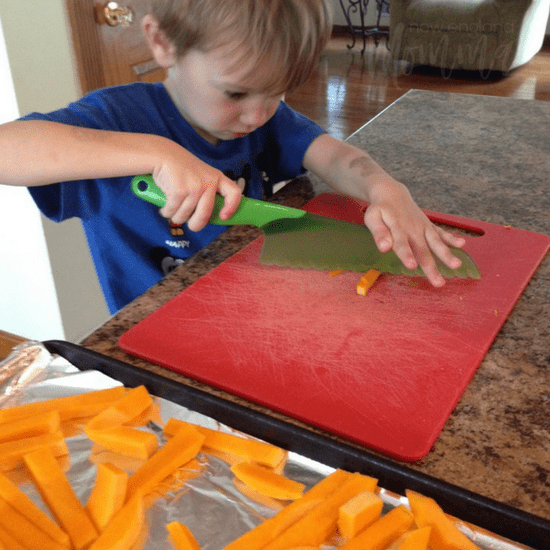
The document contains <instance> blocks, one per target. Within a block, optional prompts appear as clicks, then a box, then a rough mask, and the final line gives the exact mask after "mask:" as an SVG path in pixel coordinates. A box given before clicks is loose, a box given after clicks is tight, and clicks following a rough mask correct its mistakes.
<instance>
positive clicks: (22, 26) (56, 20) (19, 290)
mask: <svg viewBox="0 0 550 550" xmlns="http://www.w3.org/2000/svg"><path fill="white" fill-rule="evenodd" d="M0 17H1V19H2V25H3V29H4V37H5V42H6V46H7V54H8V58H9V65H10V67H11V74H12V76H13V88H14V90H15V96H16V99H17V105H18V111H19V113H20V114H26V113H28V112H31V111H43V112H47V111H51V110H53V109H57V108H60V107H63V106H65V105H66V104H67V103H69V102H71V101H73V100H74V99H76V98H77V97H78V95H79V89H78V84H77V77H76V72H75V70H74V67H73V60H72V49H71V41H70V31H69V26H68V23H67V21H66V16H65V11H64V2H63V0H48V1H47V2H44V0H25V1H24V2H21V1H20V0H0ZM7 82H8V80H7V78H6V79H4V78H0V93H2V92H1V90H6V89H7ZM16 116H17V115H16V113H15V112H11V113H10V115H9V118H11V119H13V118H15V117H16ZM6 120H8V115H7V114H6V115H5V118H4V120H3V121H6ZM14 193H15V194H14ZM16 203H17V204H16ZM0 204H1V205H2V209H3V210H10V211H12V212H17V215H18V218H19V223H17V221H13V220H12V221H11V222H7V221H4V222H3V223H2V225H1V226H0V235H1V236H2V238H1V240H0V258H1V260H0V261H1V262H2V270H1V271H0V284H1V288H0V296H1V299H0V329H2V330H6V331H9V332H15V333H16V334H19V335H21V336H25V337H28V338H32V339H37V340H46V339H52V338H61V339H66V340H69V341H73V342H77V341H79V340H81V339H82V338H83V337H84V336H86V335H87V334H89V333H90V332H91V331H93V330H94V329H95V328H97V327H98V326H99V325H100V324H102V323H103V322H104V321H105V320H107V319H108V318H109V314H108V311H107V308H106V306H105V303H104V300H103V296H102V294H101V290H100V288H99V284H98V282H97V278H96V275H95V272H94V269H93V266H92V262H91V259H90V256H89V253H88V248H87V245H86V240H85V238H84V234H83V231H82V228H81V226H80V222H79V221H77V220H68V221H66V222H64V223H62V224H55V223H53V222H50V221H49V220H46V219H45V218H43V217H41V216H40V217H39V218H38V219H37V220H36V221H37V224H35V223H34V221H32V220H35V217H36V216H37V215H38V214H37V209H36V207H35V206H34V203H32V201H31V200H30V197H29V196H28V193H27V192H26V191H25V190H20V189H18V190H14V189H7V188H6V187H2V186H0ZM16 208H17V209H16ZM31 221H32V223H31ZM31 226H32V227H31ZM16 251H20V254H21V257H20V258H19V259H17V260H15V259H14V260H12V259H11V258H14V256H13V255H14V254H15V252H16ZM8 267H9V274H8ZM48 272H49V276H48V275H47V273H48ZM8 283H9V286H7V285H8Z"/></svg>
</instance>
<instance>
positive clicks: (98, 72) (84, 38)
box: [65, 0, 105, 94]
mask: <svg viewBox="0 0 550 550" xmlns="http://www.w3.org/2000/svg"><path fill="white" fill-rule="evenodd" d="M100 7H101V4H100V3H99V2H95V1H94V2H92V0H65V8H66V10H67V16H68V19H69V24H70V27H71V38H72V46H73V52H74V59H75V63H76V70H77V74H78V79H79V82H80V91H81V93H82V94H86V93H88V92H90V91H92V90H95V89H97V88H104V87H105V79H104V77H103V58H102V55H101V42H100V38H99V34H98V28H99V25H101V24H103V21H101V20H100V10H99V8H100Z"/></svg>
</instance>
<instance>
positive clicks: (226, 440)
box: [164, 418, 287, 468]
mask: <svg viewBox="0 0 550 550" xmlns="http://www.w3.org/2000/svg"><path fill="white" fill-rule="evenodd" d="M185 424H187V422H184V421H183V420H178V419H176V418H170V419H169V420H168V422H167V423H166V425H165V427H164V435H166V436H167V437H172V436H174V435H175V434H176V433H177V431H178V430H179V428H180V427H181V426H183V425H185ZM190 425H191V426H193V427H194V428H195V429H196V430H198V431H199V432H200V433H202V434H203V435H204V436H205V440H204V443H203V446H204V447H205V450H206V452H208V451H209V450H210V449H212V450H214V451H218V452H222V453H227V454H230V455H236V456H240V457H242V458H244V459H246V460H248V461H253V462H258V463H259V464H264V465H265V466H269V467H270V468H274V467H275V466H277V465H279V464H280V463H281V462H283V461H284V460H285V459H286V456H287V452H286V451H285V450H284V449H281V448H280V447H277V446H275V445H271V444H270V443H266V442H264V441H258V440H257V439H247V438H244V437H240V436H238V435H232V434H228V433H224V432H219V431H217V430H211V429H209V428H203V427H202V426H195V425H194V424H190Z"/></svg>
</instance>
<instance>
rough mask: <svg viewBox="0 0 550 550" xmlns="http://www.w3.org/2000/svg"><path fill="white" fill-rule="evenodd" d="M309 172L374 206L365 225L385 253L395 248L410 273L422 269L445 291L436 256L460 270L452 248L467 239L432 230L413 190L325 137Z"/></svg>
mask: <svg viewBox="0 0 550 550" xmlns="http://www.w3.org/2000/svg"><path fill="white" fill-rule="evenodd" d="M304 167H305V168H306V169H307V170H311V171H312V172H313V173H314V174H316V175H317V176H319V177H320V178H322V179H323V180H324V181H325V182H326V183H327V184H329V185H330V186H331V187H332V188H333V189H334V190H335V191H337V192H339V193H342V194H344V195H348V196H351V197H354V198H356V199H359V200H361V201H365V202H368V203H369V204H370V206H369V208H368V209H367V211H366V213H365V224H366V225H367V227H368V228H369V229H370V231H371V232H372V234H373V236H374V239H375V241H376V244H377V246H378V248H379V249H380V250H381V251H382V252H387V251H388V250H390V249H392V248H393V250H394V251H395V253H396V254H397V255H398V256H399V258H400V259H401V261H402V262H403V264H404V265H405V266H406V267H407V268H409V269H414V268H416V267H417V265H420V267H421V268H422V269H423V271H424V273H425V274H426V276H427V277H428V279H429V280H430V282H431V283H432V284H433V285H434V286H442V285H444V284H445V280H444V278H443V277H442V275H441V274H440V273H439V271H438V269H437V266H436V263H435V261H434V259H433V256H432V253H431V252H433V253H434V254H435V255H436V256H438V257H439V258H440V259H441V260H442V261H443V262H444V263H445V264H446V265H448V266H449V267H450V268H451V269H456V268H458V267H460V260H459V259H458V258H456V257H455V256H454V255H453V254H452V252H451V251H450V250H449V248H448V245H449V246H455V247H461V246H463V245H464V239H462V238H461V237H457V236H456V235H453V234H451V233H449V232H447V231H444V230H443V229H441V228H439V227H437V226H435V225H434V224H432V223H431V221H430V220H429V219H428V218H427V217H426V216H425V215H424V213H423V212H422V211H421V210H420V208H419V207H418V206H417V204H416V203H415V202H414V200H413V199H412V197H411V195H410V193H409V191H408V189H407V188H406V187H405V186H404V185H403V184H401V183H399V182H398V181H396V180H395V179H393V178H392V177H391V176H390V175H389V174H388V173H387V172H385V171H384V170H383V169H382V168H381V167H380V166H379V165H378V164H377V163H376V162H375V161H374V160H373V159H372V158H371V157H370V156H369V155H367V154H366V153H365V152H364V151H362V150H361V149H357V148H356V147H353V146H351V145H349V144H347V143H344V142H341V141H339V140H337V139H335V138H333V137H332V136H329V135H328V134H323V135H321V136H319V137H318V138H317V139H315V140H314V141H313V142H312V144H311V145H310V146H309V148H308V150H307V152H306V155H305V157H304Z"/></svg>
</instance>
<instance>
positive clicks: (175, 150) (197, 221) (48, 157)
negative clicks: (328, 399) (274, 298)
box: [0, 120, 241, 231]
mask: <svg viewBox="0 0 550 550" xmlns="http://www.w3.org/2000/svg"><path fill="white" fill-rule="evenodd" d="M0 151H1V152H0V182H1V183H3V184H8V185H19V186H27V187H32V186H38V185H48V184H51V183H57V182H63V181H73V180H80V179H94V178H110V177H119V176H133V175H137V174H153V178H154V180H155V182H156V183H157V185H158V186H159V187H160V188H161V189H162V190H163V191H164V194H165V195H166V206H165V207H164V208H163V209H162V210H161V214H162V215H163V216H165V217H167V218H171V219H172V220H173V221H174V223H177V224H180V223H184V222H187V223H188V226H189V228H190V229H191V230H193V231H198V230H200V229H202V228H203V227H204V226H205V225H206V223H207V222H208V219H209V218H210V214H211V212H212V208H213V206H214V198H215V195H216V193H219V194H220V195H222V196H223V197H224V198H225V205H224V208H223V209H222V211H221V212H220V217H221V218H222V219H227V218H228V217H230V216H231V215H232V214H233V212H234V211H235V209H236V208H237V206H238V205H239V202H240V199H241V190H240V189H239V187H238V186H237V184H236V183H235V182H233V181H232V180H231V179H229V178H227V177H226V176H225V175H224V174H223V173H222V172H220V171H219V170H217V169H215V168H213V167H211V166H210V165H208V164H206V163H204V162H203V161H201V160H200V159H199V158H197V157H196V156H195V155H193V154H191V153H190V152H189V151H187V150H186V149H185V148H183V147H181V146H180V145H178V144H177V143H175V142H174V141H171V140H169V139H166V138H163V137H160V136H156V135H152V134H135V133H129V132H111V131H106V130H94V129H89V128H80V127H77V126H70V125H67V124H61V123H57V122H49V121H42V120H39V121H14V122H9V123H7V124H4V125H1V126H0Z"/></svg>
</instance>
